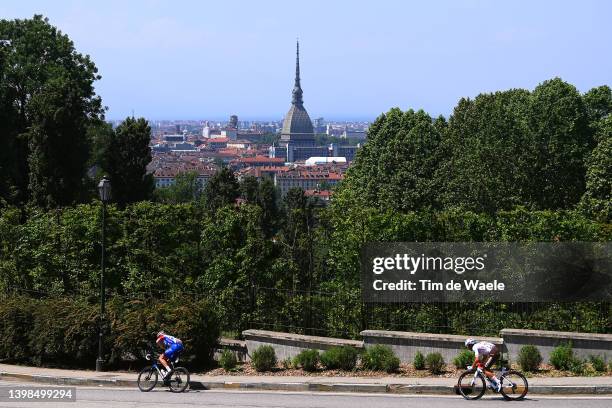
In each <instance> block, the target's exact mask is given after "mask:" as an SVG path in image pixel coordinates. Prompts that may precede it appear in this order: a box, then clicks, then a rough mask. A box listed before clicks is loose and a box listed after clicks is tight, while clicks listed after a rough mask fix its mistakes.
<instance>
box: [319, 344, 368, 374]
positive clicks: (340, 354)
mask: <svg viewBox="0 0 612 408" xmlns="http://www.w3.org/2000/svg"><path fill="white" fill-rule="evenodd" d="M358 354H359V353H358V352H357V350H355V348H353V347H351V346H342V347H332V348H330V349H328V350H325V351H324V352H323V354H321V364H322V365H323V367H325V368H326V369H328V370H335V369H340V370H346V371H351V370H354V369H355V366H356V365H357V356H358Z"/></svg>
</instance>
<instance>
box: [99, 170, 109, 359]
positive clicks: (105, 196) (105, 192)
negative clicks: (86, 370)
mask: <svg viewBox="0 0 612 408" xmlns="http://www.w3.org/2000/svg"><path fill="white" fill-rule="evenodd" d="M98 193H99V194H100V201H102V255H101V271H100V326H99V328H98V329H99V332H98V359H97V360H96V371H103V367H102V366H103V364H104V344H103V343H104V301H105V299H104V241H105V238H104V235H105V230H106V203H107V202H108V201H109V200H110V197H111V183H110V180H109V179H108V178H107V177H106V176H104V177H102V180H100V183H99V184H98Z"/></svg>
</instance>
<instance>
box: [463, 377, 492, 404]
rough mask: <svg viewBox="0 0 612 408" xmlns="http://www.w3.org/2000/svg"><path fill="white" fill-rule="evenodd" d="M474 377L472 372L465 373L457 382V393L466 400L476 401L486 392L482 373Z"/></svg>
mask: <svg viewBox="0 0 612 408" xmlns="http://www.w3.org/2000/svg"><path fill="white" fill-rule="evenodd" d="M474 375H475V373H474V371H465V372H464V373H463V374H461V375H460V376H459V381H458V382H457V387H458V388H459V392H460V393H461V395H463V398H465V399H467V400H477V399H478V398H480V397H482V396H483V395H484V393H485V391H486V390H487V385H486V382H485V378H484V375H482V373H478V374H476V376H474Z"/></svg>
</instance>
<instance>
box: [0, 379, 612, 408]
mask: <svg viewBox="0 0 612 408" xmlns="http://www.w3.org/2000/svg"><path fill="white" fill-rule="evenodd" d="M18 386H19V387H21V386H36V387H40V386H42V384H26V383H18V382H13V381H10V382H9V381H0V387H18ZM507 404H508V402H506V401H504V400H503V399H501V398H496V397H494V396H491V397H488V398H487V397H485V398H483V399H482V400H480V401H466V400H464V399H463V398H461V397H459V396H448V397H446V396H395V395H376V394H332V393H320V392H319V393H288V392H261V391H188V392H185V393H183V394H173V393H171V392H168V391H166V390H164V389H155V390H153V391H152V392H149V393H143V392H140V391H139V390H137V389H130V388H93V387H78V388H77V392H76V402H72V403H67V402H39V403H35V402H7V401H0V408H4V407H7V408H12V407H45V408H55V407H67V408H70V407H73V408H81V407H83V408H98V407H99V408H102V407H104V408H108V407H113V408H115V407H117V408H140V407H143V408H153V407H155V408H158V407H172V408H182V407H190V408H193V407H200V406H201V407H211V408H224V407H235V408H259V407H262V408H263V407H271V408H360V407H364V408H399V407H402V408H406V407H418V408H423V407H427V408H441V407H453V408H456V407H474V406H480V407H484V406H487V407H502V406H503V407H505V408H508V405H507ZM511 404H513V406H514V405H517V406H524V407H534V408H535V407H554V408H563V407H585V408H591V407H593V408H595V407H610V406H612V397H568V396H563V397H559V398H554V397H538V396H534V397H532V398H529V399H527V400H525V401H522V402H513V403H511Z"/></svg>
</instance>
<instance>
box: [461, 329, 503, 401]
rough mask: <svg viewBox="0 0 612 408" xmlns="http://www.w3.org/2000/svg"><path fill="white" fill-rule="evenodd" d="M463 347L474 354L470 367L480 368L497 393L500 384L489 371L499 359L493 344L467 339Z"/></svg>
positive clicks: (496, 348)
mask: <svg viewBox="0 0 612 408" xmlns="http://www.w3.org/2000/svg"><path fill="white" fill-rule="evenodd" d="M465 347H466V348H467V349H468V350H472V351H473V352H474V357H475V359H474V364H473V365H472V367H478V366H480V367H482V368H483V371H484V374H485V375H486V376H487V378H488V379H489V380H490V381H491V384H492V385H493V389H494V390H495V391H497V392H499V390H500V389H501V383H500V382H499V380H498V379H497V377H496V376H495V373H493V371H491V370H490V368H491V366H493V364H495V362H496V361H497V359H498V358H499V349H498V347H497V346H496V345H495V344H493V343H489V342H488V341H476V340H474V339H467V340H466V341H465Z"/></svg>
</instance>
